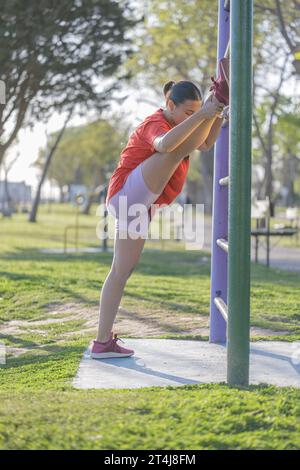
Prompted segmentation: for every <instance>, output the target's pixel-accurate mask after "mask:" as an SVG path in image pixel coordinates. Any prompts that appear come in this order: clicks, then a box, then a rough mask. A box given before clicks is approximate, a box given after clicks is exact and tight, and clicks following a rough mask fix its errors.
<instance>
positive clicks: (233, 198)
mask: <svg viewBox="0 0 300 470" xmlns="http://www.w3.org/2000/svg"><path fill="white" fill-rule="evenodd" d="M252 21H253V5H252V0H232V1H231V2H230V35H231V42H230V44H231V49H230V81H231V86H230V106H231V113H230V124H229V129H230V137H229V141H230V173H229V174H230V187H229V239H228V241H229V254H228V335H227V383H228V384H229V385H243V386H247V385H248V383H249V336H250V334H249V324H250V236H251V235H250V233H251V123H252Z"/></svg>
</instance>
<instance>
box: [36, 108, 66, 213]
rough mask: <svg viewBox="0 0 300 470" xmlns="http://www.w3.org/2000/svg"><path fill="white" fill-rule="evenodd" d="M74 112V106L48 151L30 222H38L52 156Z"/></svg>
mask: <svg viewBox="0 0 300 470" xmlns="http://www.w3.org/2000/svg"><path fill="white" fill-rule="evenodd" d="M72 113H73V108H72V109H71V110H70V111H69V113H68V115H67V118H66V120H65V122H64V125H63V127H62V129H61V131H60V132H59V134H58V136H57V139H56V141H55V143H54V145H53V147H52V149H51V150H50V152H49V153H48V155H47V158H46V162H45V166H44V168H43V171H42V176H41V179H40V182H39V184H38V188H37V192H36V195H35V199H34V201H33V205H32V209H31V212H30V215H29V222H36V216H37V211H38V207H39V203H40V198H41V191H42V186H43V183H44V181H45V178H46V175H47V172H48V169H49V166H50V163H51V160H52V157H53V155H54V153H55V151H56V149H57V146H58V144H59V142H60V140H61V138H62V136H63V134H64V132H65V129H66V126H67V123H68V122H69V120H70V118H71V116H72Z"/></svg>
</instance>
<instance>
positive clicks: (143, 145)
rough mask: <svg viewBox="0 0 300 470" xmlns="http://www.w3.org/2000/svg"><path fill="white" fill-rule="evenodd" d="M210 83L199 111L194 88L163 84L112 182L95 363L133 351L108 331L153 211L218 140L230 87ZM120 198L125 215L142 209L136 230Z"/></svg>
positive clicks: (93, 350)
mask: <svg viewBox="0 0 300 470" xmlns="http://www.w3.org/2000/svg"><path fill="white" fill-rule="evenodd" d="M213 81H214V85H213V86H212V88H211V90H212V92H211V94H210V95H209V97H208V99H207V100H206V101H205V102H204V104H203V105H202V96H201V92H200V90H199V88H198V87H197V86H196V85H195V84H194V83H193V82H190V81H179V82H177V83H175V82H173V81H170V82H168V83H166V84H165V86H164V89H163V92H164V95H165V99H166V107H165V109H162V108H159V109H158V110H157V111H155V112H154V113H153V114H151V115H150V116H148V117H147V118H146V119H145V120H144V121H143V122H142V123H141V124H140V125H139V126H138V127H137V129H136V130H135V131H134V132H133V134H132V135H131V136H130V138H129V140H128V143H127V145H126V147H125V148H124V149H123V151H122V153H121V156H120V161H119V163H118V166H117V168H116V169H115V171H114V172H113V174H112V176H111V179H110V182H109V188H108V194H107V199H106V205H107V209H108V211H109V212H110V213H111V214H112V215H114V216H115V217H116V226H115V228H116V231H115V241H114V257H113V261H112V266H111V269H110V272H109V274H108V276H107V277H106V279H105V282H104V284H103V287H102V292H101V298H100V319H99V329H98V335H97V339H96V340H94V341H93V343H92V347H91V357H92V358H94V359H101V358H111V357H128V356H131V355H133V354H134V351H133V350H132V349H128V348H125V347H122V346H120V345H119V344H117V341H118V340H119V339H120V338H118V337H117V335H116V334H115V335H113V332H112V326H113V323H114V320H115V317H116V314H117V311H118V307H119V304H120V302H121V297H122V294H123V291H124V288H125V285H126V282H127V280H128V278H129V277H130V275H131V273H132V272H133V270H134V268H135V266H136V265H137V263H138V261H139V258H140V255H141V253H142V250H143V247H144V244H145V239H146V238H145V237H146V236H147V232H148V227H149V223H150V222H151V215H152V216H153V212H152V214H151V211H150V208H151V205H152V204H154V203H155V204H156V205H158V206H160V205H163V204H170V203H171V202H172V201H173V200H174V199H175V198H176V196H177V195H178V194H179V193H180V192H181V189H182V187H183V184H184V181H185V178H186V174H187V171H188V167H189V153H190V152H192V151H193V150H195V149H200V150H208V149H209V148H211V147H212V146H213V145H214V143H215V141H216V139H217V137H218V134H219V131H220V128H221V125H222V122H223V118H222V117H221V112H222V111H223V107H224V104H227V103H228V87H227V88H226V83H224V82H223V80H222V76H220V77H219V78H218V80H217V81H215V80H213ZM224 89H225V92H224ZM220 90H222V95H221V94H220V93H219V92H220ZM226 93H227V97H226V96H225V95H226ZM224 96H225V99H224ZM216 97H217V98H218V99H217V98H216ZM219 99H220V101H219ZM221 101H223V102H221ZM120 196H125V200H126V201H127V210H128V211H129V208H130V207H131V206H132V205H133V204H136V203H140V204H142V205H143V206H142V207H144V208H145V210H144V212H142V214H141V218H140V220H141V223H140V224H139V228H140V230H137V228H136V226H135V221H134V219H136V215H135V216H134V217H132V216H130V215H128V212H127V211H126V217H124V212H123V215H122V214H121V212H122V211H121V210H120V208H121V200H122V198H120ZM123 200H124V198H123ZM141 227H142V230H141ZM121 233H122V234H123V235H122V236H120V234H121ZM124 234H125V236H124Z"/></svg>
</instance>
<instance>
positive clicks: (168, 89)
mask: <svg viewBox="0 0 300 470" xmlns="http://www.w3.org/2000/svg"><path fill="white" fill-rule="evenodd" d="M174 85H175V82H174V81H173V80H170V81H169V82H167V83H165V84H164V88H163V92H164V95H165V96H166V95H167V93H168V92H169V91H170V90H171V88H172V87H173V86H174Z"/></svg>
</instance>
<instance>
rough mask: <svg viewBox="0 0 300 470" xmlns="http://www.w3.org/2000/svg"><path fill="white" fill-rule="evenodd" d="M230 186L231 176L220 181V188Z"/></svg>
mask: <svg viewBox="0 0 300 470" xmlns="http://www.w3.org/2000/svg"><path fill="white" fill-rule="evenodd" d="M228 184H229V176H225V177H224V178H220V179H219V185H220V186H228Z"/></svg>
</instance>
